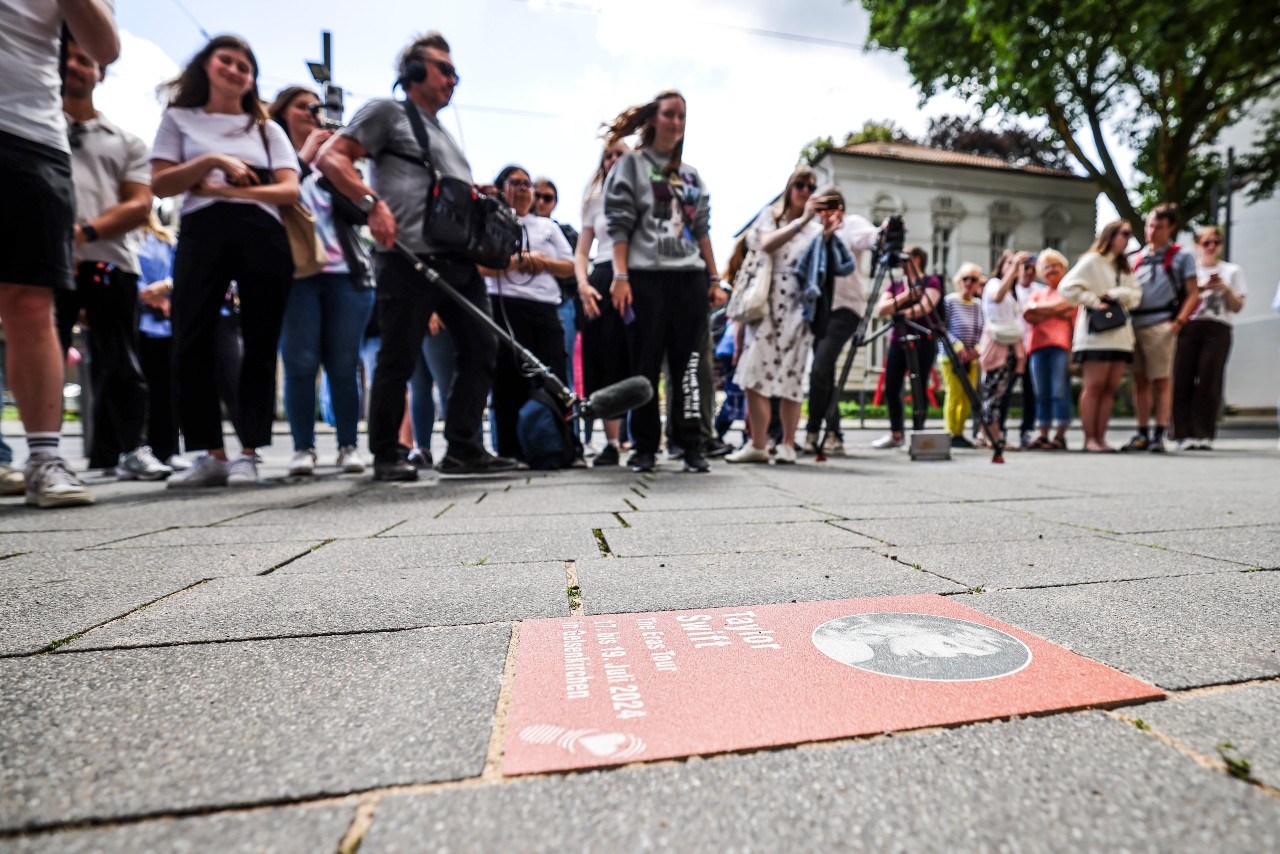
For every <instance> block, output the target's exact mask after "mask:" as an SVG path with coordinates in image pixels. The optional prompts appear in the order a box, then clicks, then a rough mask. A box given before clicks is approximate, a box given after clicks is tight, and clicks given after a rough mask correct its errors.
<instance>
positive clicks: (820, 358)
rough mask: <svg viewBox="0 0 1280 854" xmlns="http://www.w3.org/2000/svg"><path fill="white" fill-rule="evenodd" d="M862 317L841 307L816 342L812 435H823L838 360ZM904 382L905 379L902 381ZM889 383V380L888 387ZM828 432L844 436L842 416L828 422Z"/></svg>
mask: <svg viewBox="0 0 1280 854" xmlns="http://www.w3.org/2000/svg"><path fill="white" fill-rule="evenodd" d="M861 322H862V318H861V317H859V316H858V315H857V313H856V312H855V311H854V310H853V309H850V308H839V309H836V310H835V311H833V312H831V315H830V317H828V318H827V331H826V333H825V334H823V336H822V337H821V338H819V339H818V340H816V341H814V342H813V369H812V370H811V371H810V372H809V425H808V432H810V433H821V432H822V422H823V421H824V420H825V419H826V417H827V408H828V407H830V406H831V397H832V395H834V394H837V390H836V361H837V360H838V359H839V358H840V351H841V350H843V349H844V345H845V344H847V343H849V341H851V340H852V339H853V336H854V335H855V334H857V332H858V324H860V323H861ZM899 382H901V378H899ZM887 384H888V381H887V380H886V385H887ZM827 429H828V430H830V431H831V433H832V434H833V435H835V436H839V435H841V434H840V413H838V412H837V413H836V416H835V418H833V419H831V420H830V421H828V422H827Z"/></svg>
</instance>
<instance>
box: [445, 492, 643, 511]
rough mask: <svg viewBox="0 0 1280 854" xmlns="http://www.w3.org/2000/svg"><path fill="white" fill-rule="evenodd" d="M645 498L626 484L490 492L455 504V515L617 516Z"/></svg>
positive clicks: (451, 509) (452, 509) (453, 509)
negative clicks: (597, 514) (616, 514)
mask: <svg viewBox="0 0 1280 854" xmlns="http://www.w3.org/2000/svg"><path fill="white" fill-rule="evenodd" d="M628 500H630V501H632V502H640V501H643V500H644V497H643V496H642V495H641V494H640V492H637V491H634V490H633V489H631V488H630V487H628V486H627V485H626V484H618V485H617V486H616V487H615V486H584V487H573V486H547V487H542V488H538V489H512V490H510V491H503V490H489V491H485V492H481V493H479V494H477V495H476V497H475V498H473V499H470V500H460V501H455V502H454V506H453V507H452V508H450V510H449V513H448V514H447V515H451V516H483V517H486V518H492V517H495V516H548V515H558V514H562V513H570V514H581V513H614V512H616V511H620V510H629V509H630V507H628V505H627V501H628Z"/></svg>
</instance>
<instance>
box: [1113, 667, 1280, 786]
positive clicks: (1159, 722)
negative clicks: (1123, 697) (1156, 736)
mask: <svg viewBox="0 0 1280 854" xmlns="http://www.w3.org/2000/svg"><path fill="white" fill-rule="evenodd" d="M1127 714H1128V715H1129V716H1130V717H1135V718H1141V719H1142V720H1143V721H1145V722H1146V723H1147V724H1148V725H1149V726H1152V727H1154V728H1155V730H1156V732H1158V733H1160V734H1162V735H1166V736H1169V737H1170V738H1172V739H1174V740H1175V741H1177V742H1178V743H1179V744H1183V745H1185V746H1187V747H1189V748H1191V749H1192V750H1194V751H1196V752H1197V753H1199V754H1201V755H1202V756H1208V757H1211V758H1213V759H1220V758H1221V754H1220V753H1219V748H1220V747H1221V748H1222V749H1223V750H1224V751H1225V752H1226V755H1228V756H1231V757H1235V758H1242V759H1246V760H1248V762H1249V766H1250V768H1249V771H1250V774H1251V775H1252V776H1253V777H1254V778H1255V779H1257V780H1261V781H1262V782H1264V783H1266V784H1268V785H1269V786H1272V787H1280V740H1278V739H1277V738H1276V722H1277V721H1280V682H1264V683H1257V684H1253V685H1240V686H1232V687H1229V688H1223V689H1221V690H1214V691H1210V692H1205V693H1195V694H1189V695H1185V696H1177V697H1172V698H1170V699H1169V700H1167V701H1165V702H1163V703H1159V704H1157V705H1154V706H1151V707H1150V708H1147V707H1143V708H1141V709H1133V710H1130V711H1129V712H1128V713H1127ZM1228 743H1229V744H1230V745H1231V747H1230V748H1228V747H1226V745H1227V744H1228Z"/></svg>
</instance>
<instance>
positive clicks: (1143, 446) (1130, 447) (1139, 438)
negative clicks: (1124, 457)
mask: <svg viewBox="0 0 1280 854" xmlns="http://www.w3.org/2000/svg"><path fill="white" fill-rule="evenodd" d="M1150 449H1151V440H1150V439H1148V438H1147V437H1146V436H1144V435H1142V434H1141V433H1134V434H1133V438H1132V439H1130V440H1129V441H1128V442H1127V443H1126V444H1124V445H1122V446H1121V448H1120V450H1121V452H1123V453H1129V452H1131V451H1148V450H1150Z"/></svg>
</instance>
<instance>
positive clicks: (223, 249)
mask: <svg viewBox="0 0 1280 854" xmlns="http://www.w3.org/2000/svg"><path fill="white" fill-rule="evenodd" d="M233 280H234V281H235V282H236V285H237V289H238V291H239V294H240V328H241V333H242V335H243V336H244V361H243V363H242V364H241V367H240V389H239V391H240V395H239V396H240V400H239V403H238V410H239V416H240V417H239V419H238V420H236V421H235V427H236V433H237V436H238V438H239V439H240V444H241V445H243V446H244V447H246V448H261V447H264V446H266V445H270V444H271V422H272V418H273V416H274V414H275V396H276V395H275V389H276V348H277V347H278V346H279V342H280V324H281V321H282V320H283V318H284V306H285V302H286V300H287V299H288V298H289V287H290V285H292V283H293V256H292V254H291V253H290V251H289V241H288V238H287V237H285V233H284V227H283V226H282V225H281V224H280V222H279V220H277V219H276V218H275V217H273V216H271V214H269V213H267V212H266V211H264V210H263V209H262V208H260V207H258V206H257V205H248V204H232V203H229V202H219V203H217V204H214V205H211V206H209V207H207V208H203V209H201V210H198V211H196V212H195V213H190V214H187V215H186V216H184V217H183V218H182V234H181V235H180V236H179V237H178V249H177V253H176V256H175V258H174V263H173V315H172V319H173V359H174V378H175V382H176V383H177V387H178V418H179V422H180V424H181V425H182V435H183V436H184V437H185V439H186V443H187V450H189V451H205V450H214V449H221V448H222V444H223V443H222V410H221V408H220V407H219V405H218V392H217V389H216V387H215V385H214V382H213V378H214V374H215V356H214V353H215V351H216V343H215V342H216V338H217V327H218V322H219V311H220V310H221V308H222V300H223V297H224V296H225V295H226V292H227V288H228V287H230V285H231V282H232V281H233Z"/></svg>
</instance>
